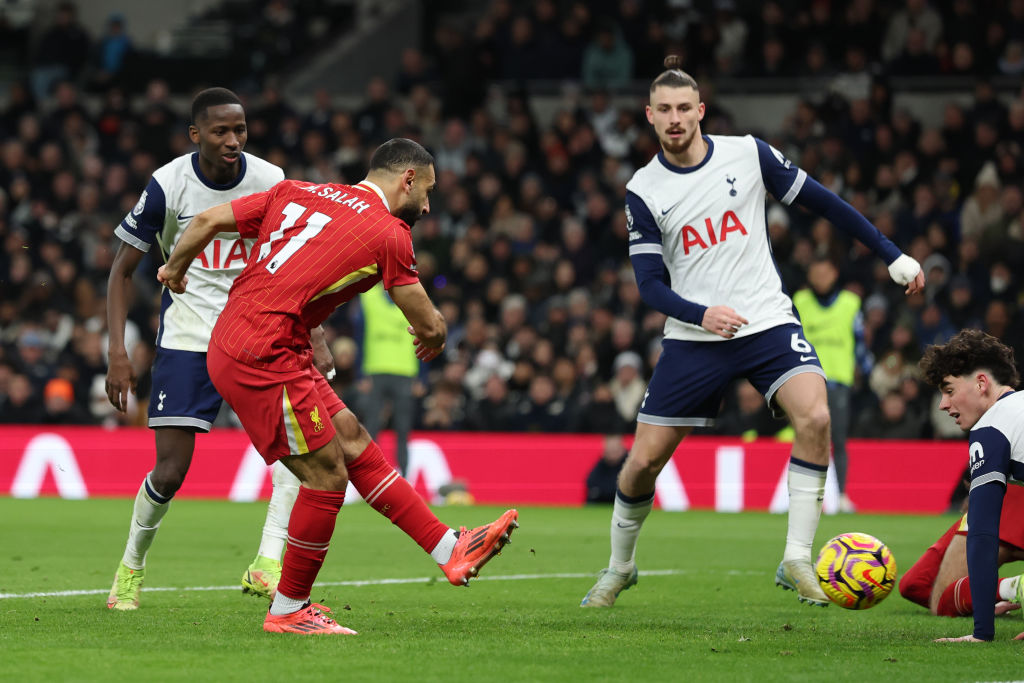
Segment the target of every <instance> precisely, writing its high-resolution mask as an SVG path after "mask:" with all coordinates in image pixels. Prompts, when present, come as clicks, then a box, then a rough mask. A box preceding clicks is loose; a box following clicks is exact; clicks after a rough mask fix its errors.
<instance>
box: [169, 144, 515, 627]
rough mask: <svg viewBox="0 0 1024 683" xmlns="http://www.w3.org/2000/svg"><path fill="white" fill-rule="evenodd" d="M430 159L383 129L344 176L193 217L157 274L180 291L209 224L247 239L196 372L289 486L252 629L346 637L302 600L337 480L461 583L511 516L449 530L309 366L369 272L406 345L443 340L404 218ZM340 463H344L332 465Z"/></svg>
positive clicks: (332, 509)
mask: <svg viewBox="0 0 1024 683" xmlns="http://www.w3.org/2000/svg"><path fill="white" fill-rule="evenodd" d="M435 184H436V181H435V174H434V160H433V157H432V156H431V155H430V154H429V153H428V152H427V151H426V150H425V149H423V147H422V146H420V145H419V144H417V143H415V142H413V141H411V140H406V139H402V138H396V139H393V140H390V141H388V142H386V143H385V144H383V145H381V146H380V147H379V148H378V149H377V150H376V151H375V152H374V154H373V157H372V158H371V160H370V170H369V173H368V174H367V177H366V179H365V180H363V181H362V182H361V183H359V184H357V185H351V186H350V185H333V184H316V183H307V182H301V181H291V180H285V181H283V182H281V183H278V184H277V185H275V186H274V187H273V188H271V189H270V190H268V191H267V192H261V193H257V194H254V195H249V196H247V197H243V198H241V199H238V200H235V201H233V202H231V203H230V204H222V205H220V206H216V207H214V208H212V209H209V210H208V211H205V212H203V213H201V214H200V215H198V216H196V218H195V219H194V220H193V222H192V224H191V225H190V226H189V228H188V230H186V232H185V234H184V235H182V237H181V239H180V240H179V242H178V245H177V247H176V248H175V250H174V251H173V252H172V254H171V257H170V259H168V262H167V263H166V264H165V265H164V266H162V267H161V268H160V270H159V272H158V275H157V277H158V279H159V280H160V282H161V283H163V284H165V285H166V286H167V287H168V288H170V289H171V290H172V291H175V292H180V291H184V289H185V286H186V284H187V277H186V276H185V273H186V271H187V269H188V266H189V264H190V263H191V262H192V259H193V258H195V257H196V255H198V254H199V253H200V252H201V251H202V249H203V247H204V246H205V245H206V244H207V242H209V240H210V239H212V238H213V237H214V235H216V234H217V233H219V232H222V231H225V230H233V231H237V232H238V233H239V234H241V235H243V236H244V237H256V238H257V242H256V245H255V246H254V247H253V255H252V256H251V257H250V260H249V262H248V263H247V264H246V267H245V269H244V270H243V271H242V273H241V275H239V276H238V278H236V280H235V282H234V285H233V286H232V288H231V292H230V294H229V296H228V303H227V305H226V307H225V308H224V311H223V312H222V313H221V315H220V318H219V319H218V322H217V325H216V326H215V327H214V330H213V335H212V337H211V340H210V348H209V352H208V355H207V367H208V369H209V371H210V378H211V380H212V381H213V383H214V386H215V387H216V388H217V390H218V392H220V394H221V396H223V397H224V399H225V400H226V401H227V402H228V403H229V404H230V405H231V407H232V408H233V409H234V410H235V412H236V413H237V414H238V417H239V419H240V420H241V422H242V426H243V427H245V430H246V432H247V433H248V435H249V437H250V439H251V440H252V442H253V445H254V446H255V447H256V449H257V451H259V452H260V453H261V454H262V455H263V457H264V459H265V460H266V461H267V462H268V463H271V462H274V461H276V460H281V462H282V463H284V464H285V466H286V467H288V469H289V470H291V471H292V472H293V473H294V474H295V476H296V477H298V479H299V480H300V481H301V482H302V486H301V487H300V489H299V495H298V498H297V499H296V502H295V507H294V508H293V510H292V515H291V519H290V521H289V525H288V545H287V552H286V553H285V556H284V561H283V565H282V572H281V581H280V583H279V584H278V588H277V594H276V595H275V597H274V601H273V603H272V604H271V606H270V611H269V613H268V614H267V617H266V619H265V621H264V624H263V628H264V630H265V631H271V632H289V633H301V634H319V633H338V634H347V633H354V631H352V630H350V629H346V628H345V627H343V626H340V625H338V624H337V623H335V622H334V621H333V620H332V619H330V618H329V617H328V616H326V613H327V612H330V610H329V609H327V608H326V607H324V606H322V605H318V604H312V603H311V602H310V600H309V595H310V591H311V588H312V585H313V582H314V580H315V579H316V575H317V573H318V572H319V571H320V567H321V566H322V565H323V561H324V558H325V557H326V554H327V549H328V546H329V543H330V539H331V536H332V534H333V532H334V524H335V519H336V517H337V514H338V511H339V510H340V509H341V505H342V503H343V502H344V495H345V488H346V486H347V485H348V481H349V479H350V478H351V480H352V482H353V484H354V485H355V486H356V488H357V489H358V490H360V492H361V493H362V494H363V497H364V498H365V499H366V500H367V502H369V503H370V504H371V505H372V506H374V508H375V509H378V511H381V512H382V513H383V514H385V515H386V516H388V517H389V518H391V519H392V521H393V522H394V523H395V524H396V525H398V526H400V527H401V528H402V529H403V530H404V531H406V533H409V535H410V536H412V537H413V538H414V539H415V540H416V541H417V542H418V543H420V545H421V546H422V547H423V548H424V549H427V548H429V547H431V544H437V547H436V548H435V550H440V551H441V552H442V553H444V554H448V555H449V559H448V560H447V561H442V559H443V557H442V558H441V559H439V558H438V557H437V555H435V553H434V552H433V551H430V552H431V555H432V556H434V557H435V559H436V560H437V561H438V564H440V565H441V567H442V569H443V570H444V571H445V574H446V575H447V576H448V578H449V580H450V581H451V582H452V583H465V582H466V581H468V579H469V577H470V576H475V575H476V573H477V571H478V570H479V568H480V567H481V566H483V564H484V563H486V562H487V561H488V560H489V559H490V558H491V557H493V556H494V555H495V554H497V552H498V551H499V550H500V549H501V547H502V546H503V545H504V543H506V542H507V541H508V535H509V534H510V533H511V531H512V529H513V528H514V527H516V526H517V524H516V519H517V517H518V513H517V512H516V511H515V510H509V511H507V512H505V513H504V514H503V515H502V516H501V517H500V518H499V519H498V520H497V521H495V522H493V523H491V524H488V525H485V526H482V527H478V528H477V529H473V530H471V531H466V530H465V529H463V530H462V533H461V534H459V535H457V536H456V537H455V538H454V539H452V538H451V537H450V536H447V540H448V541H454V543H451V542H446V535H447V534H448V532H450V531H451V530H449V529H448V528H447V527H446V526H445V525H444V524H442V523H441V522H440V521H438V520H437V518H436V517H435V516H434V515H433V514H432V513H431V512H430V510H429V508H427V507H426V505H425V504H424V503H423V501H422V499H420V498H419V496H418V495H417V494H416V493H415V491H413V490H412V487H411V486H409V484H408V482H406V481H405V480H404V479H402V478H401V477H400V476H398V473H397V472H395V471H394V470H393V469H391V468H390V466H388V465H387V464H386V462H385V461H384V459H383V456H382V455H381V453H380V448H379V447H378V446H377V444H376V443H375V442H373V441H372V439H370V437H369V435H368V434H367V433H366V430H365V429H363V428H362V425H360V424H359V422H358V420H356V418H355V416H354V415H353V414H352V412H351V411H350V410H348V409H347V408H346V407H345V405H344V404H343V403H342V402H341V400H340V399H339V398H338V397H337V395H336V394H335V393H334V392H333V391H332V390H331V388H330V385H328V384H327V382H326V380H325V379H324V377H323V376H322V375H321V374H320V373H319V372H317V371H316V370H315V369H314V368H313V364H312V352H311V349H310V345H309V332H310V330H311V329H312V328H314V327H316V326H317V325H319V324H320V323H322V322H323V321H324V320H325V319H326V318H327V316H328V315H330V313H331V312H332V311H333V310H334V309H335V308H336V307H337V306H339V305H341V304H343V303H345V302H346V301H348V300H350V299H351V298H352V297H354V296H356V295H357V294H359V293H360V292H364V291H366V290H368V289H370V288H371V287H373V286H374V285H375V284H377V283H378V282H381V281H383V284H384V287H385V288H386V289H387V290H388V293H389V295H390V296H391V298H392V300H393V301H394V302H395V304H396V305H397V306H398V307H399V308H400V309H401V310H402V313H403V314H404V315H405V317H406V319H407V320H408V321H409V324H410V327H409V331H410V333H411V334H412V335H413V340H412V343H413V344H414V345H415V346H416V349H417V350H416V355H417V357H419V358H420V359H421V360H423V361H429V360H433V359H434V358H436V357H437V355H438V354H440V353H441V351H442V350H443V349H444V343H445V339H446V335H447V328H446V325H445V322H444V318H443V317H442V316H441V314H440V312H438V311H437V309H436V308H435V307H434V305H433V304H432V303H431V301H430V299H429V297H428V296H427V294H426V291H425V290H424V289H423V287H422V285H420V283H419V278H418V277H417V274H416V262H415V257H414V255H413V249H412V237H411V233H410V226H411V225H412V224H413V223H415V222H416V220H417V219H418V218H419V216H421V215H422V214H424V213H426V212H427V211H429V209H430V202H429V197H428V195H429V193H430V192H431V191H432V190H433V189H434V186H435ZM346 464H347V466H346Z"/></svg>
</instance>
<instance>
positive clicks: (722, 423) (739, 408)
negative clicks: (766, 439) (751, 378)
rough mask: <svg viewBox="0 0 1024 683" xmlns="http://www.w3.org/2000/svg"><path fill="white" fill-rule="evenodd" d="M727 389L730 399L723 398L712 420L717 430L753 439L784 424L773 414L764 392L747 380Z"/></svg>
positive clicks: (767, 433)
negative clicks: (716, 415)
mask: <svg viewBox="0 0 1024 683" xmlns="http://www.w3.org/2000/svg"><path fill="white" fill-rule="evenodd" d="M730 393H731V395H732V398H731V400H729V399H727V400H726V402H725V406H724V408H723V410H722V412H721V413H720V414H719V416H718V419H717V420H716V421H715V428H714V432H715V433H716V434H723V435H727V436H739V437H743V439H744V440H747V441H752V440H754V439H756V438H757V437H759V436H774V435H775V434H776V433H777V432H779V431H780V430H781V429H782V428H783V427H785V424H784V423H782V422H779V421H778V420H776V419H774V418H773V417H772V412H771V410H770V409H769V408H768V402H767V401H765V399H764V396H762V395H761V392H759V391H758V390H757V389H756V388H755V387H754V385H753V384H751V383H750V382H748V381H747V380H742V381H740V382H737V383H736V384H735V385H734V388H733V391H732V392H730Z"/></svg>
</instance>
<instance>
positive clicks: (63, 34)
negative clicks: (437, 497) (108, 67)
mask: <svg viewBox="0 0 1024 683" xmlns="http://www.w3.org/2000/svg"><path fill="white" fill-rule="evenodd" d="M89 42H90V41H89V34H88V33H87V32H86V30H85V28H84V27H83V26H82V25H81V23H79V21H78V6H77V5H75V3H74V2H61V3H60V4H58V5H57V8H56V10H55V13H54V16H53V24H52V25H51V26H50V27H49V28H48V29H47V30H46V31H45V32H44V33H43V35H42V37H40V39H39V43H38V44H37V46H36V49H35V60H34V66H33V69H32V91H33V94H34V95H35V97H36V99H38V100H43V99H44V98H46V96H47V95H49V94H50V88H51V87H52V86H53V84H54V83H56V82H57V81H60V80H63V79H76V78H77V77H78V75H79V73H81V71H82V68H83V67H84V66H85V65H86V64H87V63H88V61H89Z"/></svg>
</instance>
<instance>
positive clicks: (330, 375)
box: [324, 368, 338, 382]
mask: <svg viewBox="0 0 1024 683" xmlns="http://www.w3.org/2000/svg"><path fill="white" fill-rule="evenodd" d="M337 374H338V371H337V370H335V369H334V368H331V369H330V370H328V371H327V374H326V375H324V378H325V379H326V380H327V381H328V382H330V381H331V380H332V379H334V376H335V375H337Z"/></svg>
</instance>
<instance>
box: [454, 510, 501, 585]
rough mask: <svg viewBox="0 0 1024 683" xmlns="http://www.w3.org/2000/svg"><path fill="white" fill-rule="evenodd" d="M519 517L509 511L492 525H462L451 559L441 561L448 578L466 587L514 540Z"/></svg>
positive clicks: (455, 583)
mask: <svg viewBox="0 0 1024 683" xmlns="http://www.w3.org/2000/svg"><path fill="white" fill-rule="evenodd" d="M518 519H519V512H518V511H516V510H506V511H505V512H503V513H502V515H501V517H498V519H496V520H494V521H493V522H491V523H490V524H484V525H483V526H478V527H477V528H475V529H468V530H467V529H466V527H462V528H461V529H460V530H459V538H458V540H457V541H456V542H455V548H454V549H453V550H452V554H451V558H449V560H448V561H447V562H445V563H443V564H441V563H439V565H440V567H441V571H443V572H444V575H445V576H447V577H448V581H449V582H451V584H452V585H454V586H465V585H466V584H468V583H469V580H470V579H471V578H473V577H475V576H478V575H479V573H480V569H481V568H482V567H483V566H484V565H485V564H487V563H488V562H489V561H490V560H491V558H492V557H494V556H495V555H498V554H499V553H501V549H502V548H503V547H505V544H507V543H511V542H512V541H510V540H509V537H510V536H511V535H512V531H513V530H514V529H516V528H518V527H519V522H518V521H517V520H518Z"/></svg>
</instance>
